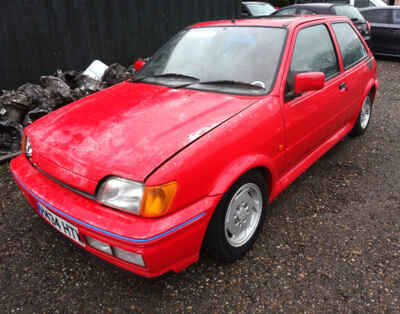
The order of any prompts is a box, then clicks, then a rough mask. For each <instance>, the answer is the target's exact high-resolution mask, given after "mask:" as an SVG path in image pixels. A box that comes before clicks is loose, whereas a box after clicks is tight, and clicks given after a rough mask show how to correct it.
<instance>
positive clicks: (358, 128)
mask: <svg viewBox="0 0 400 314" xmlns="http://www.w3.org/2000/svg"><path fill="white" fill-rule="evenodd" d="M371 115H372V97H371V94H369V95H368V96H367V97H365V99H364V101H363V104H362V107H361V111H360V114H359V115H358V118H357V120H356V123H355V124H354V126H353V129H352V130H351V131H350V133H349V135H350V136H353V137H354V136H360V135H363V134H364V133H365V131H366V130H367V128H368V125H369V122H370V120H371Z"/></svg>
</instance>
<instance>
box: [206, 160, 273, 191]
mask: <svg viewBox="0 0 400 314" xmlns="http://www.w3.org/2000/svg"><path fill="white" fill-rule="evenodd" d="M251 171H257V172H259V173H260V174H261V175H262V176H263V177H264V178H265V180H266V184H267V187H268V190H267V193H268V197H269V196H270V195H271V192H272V190H273V186H274V184H275V182H276V178H277V175H276V170H275V167H274V163H273V162H272V161H271V160H270V159H269V158H268V157H266V156H263V155H256V156H245V157H242V158H240V159H238V160H235V161H233V162H231V163H230V164H228V165H227V166H226V167H224V169H223V170H222V171H221V172H220V175H219V176H218V177H217V179H216V181H215V182H214V185H213V188H212V189H211V191H210V195H218V194H224V193H225V192H226V191H228V190H229V188H230V187H231V186H232V185H233V184H234V183H235V182H236V181H237V180H238V179H239V178H240V177H242V176H243V175H245V174H246V173H248V172H251Z"/></svg>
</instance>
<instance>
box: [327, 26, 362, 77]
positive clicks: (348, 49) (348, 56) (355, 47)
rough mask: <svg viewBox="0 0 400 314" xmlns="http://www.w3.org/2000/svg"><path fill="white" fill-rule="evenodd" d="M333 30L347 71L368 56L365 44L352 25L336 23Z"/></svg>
mask: <svg viewBox="0 0 400 314" xmlns="http://www.w3.org/2000/svg"><path fill="white" fill-rule="evenodd" d="M332 28H333V31H334V32H335V35H336V38H337V41H338V43H339V48H340V52H341V54H342V58H343V66H344V68H345V69H346V70H347V69H348V68H350V67H352V66H353V65H355V64H357V63H359V62H360V61H361V60H362V59H364V58H365V57H366V56H367V51H366V50H365V47H364V45H363V43H362V42H361V40H360V38H359V37H358V35H357V34H356V32H355V31H354V29H353V28H352V27H351V26H350V24H348V23H335V24H332Z"/></svg>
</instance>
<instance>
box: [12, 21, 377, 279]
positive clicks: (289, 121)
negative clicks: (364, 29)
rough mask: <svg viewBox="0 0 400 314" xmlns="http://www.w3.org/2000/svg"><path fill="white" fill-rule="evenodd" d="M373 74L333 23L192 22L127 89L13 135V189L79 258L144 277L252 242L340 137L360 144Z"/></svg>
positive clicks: (350, 30) (239, 250) (354, 36)
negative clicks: (271, 209) (279, 201)
mask: <svg viewBox="0 0 400 314" xmlns="http://www.w3.org/2000/svg"><path fill="white" fill-rule="evenodd" d="M376 71H377V69H376V62H375V60H374V57H373V56H372V54H371V52H370V50H369V49H368V46H367V45H366V44H365V42H364V40H363V39H362V36H361V35H360V34H359V33H358V31H357V29H356V28H355V27H354V26H353V24H352V23H351V21H350V20H349V19H347V18H344V17H337V16H325V17H324V16H309V17H275V18H264V19H248V20H234V21H230V20H229V21H218V22H207V23H200V24H197V25H194V26H191V27H189V28H187V29H185V30H184V31H182V32H180V33H179V34H178V35H176V36H175V37H173V38H172V39H171V40H170V41H169V42H168V43H167V44H166V45H165V46H164V47H163V48H161V49H160V50H159V51H158V52H157V53H156V54H155V55H154V56H153V57H152V58H151V59H150V60H149V61H148V62H147V63H146V64H145V65H144V66H143V67H142V68H141V69H140V70H139V71H138V72H137V74H136V76H135V79H134V80H131V81H126V82H123V83H121V84H119V85H116V86H114V87H111V88H109V89H106V90H104V91H101V92H99V93H96V94H93V95H91V96H89V97H87V98H85V99H82V100H80V101H77V102H75V103H72V104H70V105H69V106H66V107H64V108H62V109H59V110H57V111H55V112H53V113H51V114H49V115H47V116H45V117H43V118H42V119H40V120H38V121H37V122H35V123H33V124H32V125H31V126H29V127H28V128H26V129H25V135H26V136H25V140H24V144H23V151H24V153H23V154H21V155H20V156H19V157H17V158H15V159H14V160H13V161H12V163H11V169H12V173H13V175H14V177H15V180H16V182H17V183H18V185H19V186H20V188H21V189H22V191H23V192H24V194H25V196H26V198H27V199H28V201H29V203H30V204H31V205H32V206H33V207H34V208H35V210H36V211H37V212H38V214H39V215H41V217H42V218H43V219H44V220H46V221H47V222H49V223H50V224H51V225H52V226H54V227H55V228H56V229H57V230H59V231H60V232H62V233H63V234H64V235H66V236H67V237H69V238H71V240H73V241H74V242H76V243H77V244H78V245H79V246H81V247H83V248H85V249H86V250H88V251H89V252H92V253H93V254H95V255H98V256H99V257H101V258H103V259H105V260H107V261H109V262H111V263H113V264H116V265H118V266H120V267H123V268H126V269H128V270H130V271H132V272H134V273H137V274H140V275H143V276H148V277H154V276H158V275H161V274H163V273H165V272H168V271H171V270H172V271H176V272H178V271H180V270H182V269H184V268H185V267H187V266H189V265H190V264H192V263H194V262H196V261H197V260H198V258H199V253H200V250H201V249H202V248H204V249H206V250H207V251H208V252H209V253H210V254H212V255H213V256H215V257H216V258H217V259H218V260H220V261H223V262H231V261H233V260H235V259H237V258H240V257H241V256H243V255H244V254H245V253H246V252H247V251H248V250H249V249H250V247H251V246H252V244H253V243H254V241H255V239H256V237H257V235H258V233H259V232H260V229H261V225H262V223H263V220H264V216H265V212H266V210H267V208H268V205H267V204H269V203H271V201H272V200H273V199H274V198H275V197H276V196H277V195H278V194H279V193H280V192H281V191H282V190H283V189H285V188H286V187H287V186H288V185H289V184H290V183H291V182H292V181H293V180H295V179H296V178H297V177H298V176H299V175H300V174H301V173H302V172H304V171H305V170H306V169H307V168H308V167H309V166H310V165H311V164H312V163H313V162H314V161H316V160H317V159H318V158H319V157H320V156H321V155H323V154H324V153H325V152H326V151H327V150H329V149H330V148H331V147H332V146H333V145H335V144H336V143H337V142H338V141H339V140H340V139H342V138H343V137H344V136H346V135H347V134H349V133H350V134H351V135H361V134H363V133H364V132H365V131H366V129H367V127H368V122H369V120H370V117H371V110H372V104H373V101H374V98H375V94H376V90H377V88H378V81H377V78H376Z"/></svg>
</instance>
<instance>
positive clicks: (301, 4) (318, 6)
mask: <svg viewBox="0 0 400 314" xmlns="http://www.w3.org/2000/svg"><path fill="white" fill-rule="evenodd" d="M335 5H337V3H297V4H293V5H289V6H287V7H313V8H330V7H333V6H335ZM340 5H342V4H341V3H340ZM343 5H346V4H345V3H343ZM287 7H283V8H282V9H284V8H287Z"/></svg>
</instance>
